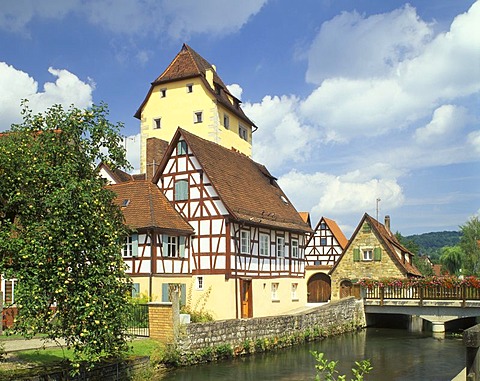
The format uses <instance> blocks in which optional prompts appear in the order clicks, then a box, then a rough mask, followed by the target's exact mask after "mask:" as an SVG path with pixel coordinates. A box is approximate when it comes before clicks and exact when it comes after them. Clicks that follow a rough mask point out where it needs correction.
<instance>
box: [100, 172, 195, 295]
mask: <svg viewBox="0 0 480 381" xmlns="http://www.w3.org/2000/svg"><path fill="white" fill-rule="evenodd" d="M108 188H109V189H110V190H112V191H113V192H115V194H116V199H115V202H116V203H117V204H118V205H119V206H120V208H121V210H122V212H123V215H124V218H125V223H126V225H127V226H128V227H129V228H130V229H131V230H132V231H131V234H130V235H129V236H128V237H126V239H125V242H124V245H123V248H122V257H123V259H124V262H125V264H126V265H127V268H128V269H127V274H128V275H129V276H130V277H132V280H133V291H132V294H133V296H136V295H138V294H140V293H141V294H145V295H147V296H149V297H150V298H151V299H163V300H164V301H168V287H167V286H164V287H163V288H162V286H161V284H163V283H168V282H163V281H161V282H163V283H161V282H160V286H158V284H159V281H158V279H159V278H162V279H166V278H169V277H172V276H175V278H183V282H181V284H186V283H188V282H189V280H190V277H191V273H192V269H191V267H190V266H191V262H190V260H189V247H190V239H191V235H192V234H193V229H192V227H191V226H190V224H189V223H188V222H186V221H185V219H184V218H183V217H182V216H181V215H180V214H179V213H178V212H177V211H176V210H175V208H174V207H173V206H172V204H170V202H169V201H168V200H167V199H166V197H165V196H164V194H163V193H162V192H161V191H160V189H158V187H157V186H156V185H155V184H153V183H152V182H151V181H145V180H141V181H128V182H120V183H118V184H113V185H110V186H108ZM183 297H184V298H185V287H184V290H183Z"/></svg>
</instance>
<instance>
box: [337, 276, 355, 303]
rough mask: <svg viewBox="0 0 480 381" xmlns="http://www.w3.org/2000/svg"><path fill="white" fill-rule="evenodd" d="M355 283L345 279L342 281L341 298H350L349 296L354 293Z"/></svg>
mask: <svg viewBox="0 0 480 381" xmlns="http://www.w3.org/2000/svg"><path fill="white" fill-rule="evenodd" d="M352 289H353V284H352V282H350V281H349V280H343V281H342V283H340V299H343V298H348V297H349V296H352V295H353V292H352Z"/></svg>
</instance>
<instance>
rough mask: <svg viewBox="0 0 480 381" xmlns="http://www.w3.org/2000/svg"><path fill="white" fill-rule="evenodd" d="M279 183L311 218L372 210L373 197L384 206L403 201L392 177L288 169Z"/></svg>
mask: <svg viewBox="0 0 480 381" xmlns="http://www.w3.org/2000/svg"><path fill="white" fill-rule="evenodd" d="M278 181H279V184H280V186H281V187H282V188H283V189H284V191H285V192H286V194H287V195H288V197H289V198H290V199H291V200H292V202H293V203H294V205H295V206H296V207H297V209H299V210H310V211H311V213H312V215H313V216H314V217H315V218H319V217H320V216H329V215H335V216H339V215H347V214H359V215H361V214H362V213H364V212H365V211H370V212H371V211H372V210H375V206H376V199H377V198H380V199H381V200H382V205H383V207H384V208H386V209H388V210H393V209H395V208H398V207H400V206H401V205H402V204H403V202H404V195H403V191H402V188H401V186H400V185H399V184H398V182H397V181H396V180H395V179H385V178H383V179H382V178H370V179H368V180H367V179H361V180H360V181H359V179H356V178H355V176H349V175H348V174H345V175H343V176H334V175H331V174H327V173H321V172H316V173H312V174H306V173H300V172H298V171H290V172H289V173H287V174H285V175H283V176H281V177H280V178H279V180H278Z"/></svg>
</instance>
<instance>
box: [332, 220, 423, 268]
mask: <svg viewBox="0 0 480 381" xmlns="http://www.w3.org/2000/svg"><path fill="white" fill-rule="evenodd" d="M365 221H367V222H368V224H369V225H370V227H371V228H372V231H373V232H374V234H375V236H376V237H377V238H378V240H379V241H380V243H381V244H382V245H383V248H384V249H385V251H386V252H387V254H388V255H389V257H390V259H391V260H392V261H393V263H395V264H396V266H397V267H398V268H399V270H400V271H401V272H402V273H404V274H405V275H413V276H422V273H421V272H420V271H419V270H418V269H417V268H416V267H415V266H414V265H413V264H410V263H408V262H403V261H401V260H400V258H399V257H398V255H397V252H396V250H395V249H398V250H400V251H401V253H402V254H407V255H411V256H414V254H413V253H412V252H411V251H409V250H408V249H407V248H406V247H404V246H403V245H402V244H401V243H400V242H399V241H398V239H397V237H395V235H394V234H392V233H391V232H390V231H389V230H388V229H387V228H385V226H384V225H383V224H381V223H380V222H378V221H377V220H376V219H375V218H373V217H371V216H370V215H368V214H367V213H365V214H364V215H363V218H362V219H361V221H360V223H359V224H358V226H357V228H356V229H355V231H354V233H353V234H352V237H351V238H350V240H349V241H348V244H347V246H346V247H345V249H344V250H343V253H342V256H341V257H340V258H339V260H338V261H337V263H335V265H334V266H333V268H332V269H331V270H330V273H332V272H334V271H335V269H336V267H337V266H338V264H339V263H340V262H341V261H342V259H343V256H344V255H345V253H346V252H347V250H348V249H349V247H350V245H351V244H352V242H353V241H354V240H355V237H356V236H357V234H358V232H359V231H360V229H361V227H362V226H363V224H364V222H365Z"/></svg>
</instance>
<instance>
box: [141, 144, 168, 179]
mask: <svg viewBox="0 0 480 381" xmlns="http://www.w3.org/2000/svg"><path fill="white" fill-rule="evenodd" d="M167 147H168V142H166V141H165V140H161V139H158V138H148V139H147V162H146V173H145V178H146V179H147V180H151V179H152V178H153V176H154V175H155V172H156V171H157V168H158V165H159V164H160V162H161V161H162V158H163V155H164V154H165V151H166V150H167Z"/></svg>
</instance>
